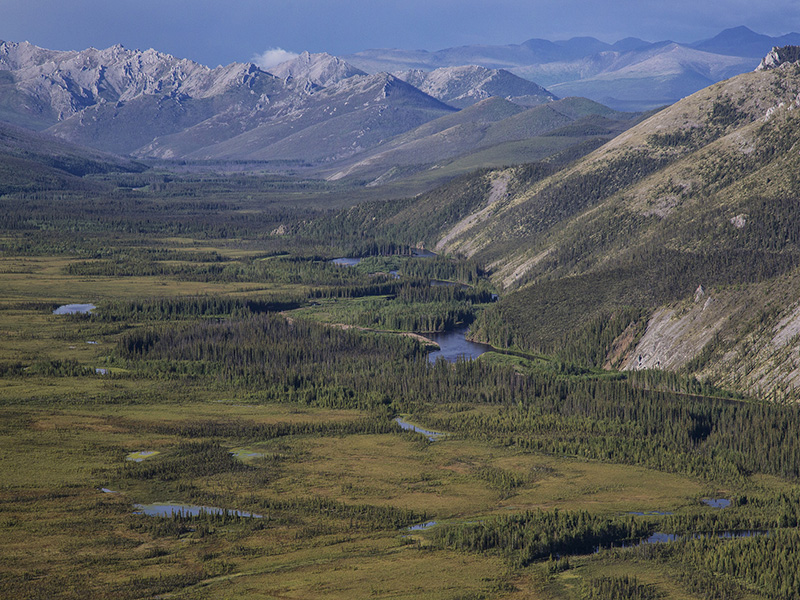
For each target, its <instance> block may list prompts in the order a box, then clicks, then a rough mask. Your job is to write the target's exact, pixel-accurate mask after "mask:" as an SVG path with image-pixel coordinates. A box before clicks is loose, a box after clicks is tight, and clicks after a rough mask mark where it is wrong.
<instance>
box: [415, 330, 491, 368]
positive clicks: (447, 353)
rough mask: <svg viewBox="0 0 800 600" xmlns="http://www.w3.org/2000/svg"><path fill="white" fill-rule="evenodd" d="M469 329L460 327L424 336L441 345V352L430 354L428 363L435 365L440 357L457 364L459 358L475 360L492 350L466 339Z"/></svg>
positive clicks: (486, 345) (435, 351)
mask: <svg viewBox="0 0 800 600" xmlns="http://www.w3.org/2000/svg"><path fill="white" fill-rule="evenodd" d="M468 329H469V328H468V327H459V328H458V329H453V330H452V331H445V332H442V333H431V334H427V333H425V334H422V335H424V336H425V337H426V338H428V339H431V340H433V341H434V342H436V343H437V344H439V350H434V351H433V352H431V353H430V354H428V361H429V362H432V363H435V362H436V361H437V360H438V359H439V357H442V358H444V359H445V360H446V361H448V362H456V361H457V360H458V359H459V358H462V359H464V360H473V359H475V358H478V357H479V356H480V355H481V354H484V353H485V352H488V351H489V350H491V349H492V347H491V346H489V345H488V344H480V343H478V342H470V341H469V340H468V339H467V338H466V335H467V330H468Z"/></svg>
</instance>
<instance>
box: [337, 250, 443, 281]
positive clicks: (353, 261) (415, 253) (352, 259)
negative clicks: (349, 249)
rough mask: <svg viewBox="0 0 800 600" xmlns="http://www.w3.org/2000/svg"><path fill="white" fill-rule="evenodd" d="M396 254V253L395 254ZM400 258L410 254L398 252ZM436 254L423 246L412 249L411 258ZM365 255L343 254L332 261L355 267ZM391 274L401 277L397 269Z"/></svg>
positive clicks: (432, 256)
mask: <svg viewBox="0 0 800 600" xmlns="http://www.w3.org/2000/svg"><path fill="white" fill-rule="evenodd" d="M393 256H394V255H393ZM396 256H399V257H400V258H402V257H404V256H408V255H404V254H398V255H396ZM435 256H436V254H434V253H433V252H431V251H430V250H423V249H422V248H414V249H413V250H411V258H434V257H435ZM364 258H366V257H364V256H343V257H341V258H334V259H333V260H331V262H332V263H333V264H335V265H339V266H342V267H355V266H356V265H357V264H358V263H360V262H361V261H362V260H364ZM389 273H390V274H391V275H393V276H394V277H395V278H397V277H399V275H398V274H397V271H390V272H389Z"/></svg>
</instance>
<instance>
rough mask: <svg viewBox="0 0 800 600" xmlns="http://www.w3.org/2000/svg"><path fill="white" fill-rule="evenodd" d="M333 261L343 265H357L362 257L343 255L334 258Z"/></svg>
mask: <svg viewBox="0 0 800 600" xmlns="http://www.w3.org/2000/svg"><path fill="white" fill-rule="evenodd" d="M331 262H332V263H333V264H335V265H339V266H341V267H355V266H356V265H357V264H358V263H360V262H361V259H360V258H347V257H343V258H334V259H333V260H332V261H331Z"/></svg>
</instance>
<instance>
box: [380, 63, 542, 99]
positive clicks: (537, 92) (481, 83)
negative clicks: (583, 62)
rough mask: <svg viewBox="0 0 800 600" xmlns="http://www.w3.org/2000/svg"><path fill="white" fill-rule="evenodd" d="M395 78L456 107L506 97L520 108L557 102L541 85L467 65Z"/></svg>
mask: <svg viewBox="0 0 800 600" xmlns="http://www.w3.org/2000/svg"><path fill="white" fill-rule="evenodd" d="M395 75H397V76H398V77H399V78H400V79H402V80H403V81H406V82H408V83H410V84H411V85H413V86H415V87H417V88H419V89H420V90H422V91H423V92H425V93H426V94H429V95H431V96H433V97H434V98H438V99H439V100H441V101H442V102H445V103H447V104H449V105H450V106H455V107H456V108H465V107H467V106H471V105H473V104H475V103H477V102H480V101H481V100H486V99H487V98H491V97H498V98H505V99H506V100H509V101H510V102H514V103H515V104H519V105H520V106H536V105H538V104H543V103H545V102H551V101H553V100H555V99H556V96H555V95H554V94H552V93H550V92H549V91H547V90H546V89H544V88H543V87H542V86H540V85H538V84H536V83H534V82H533V81H529V80H527V79H523V78H521V77H517V76H516V75H514V74H513V73H510V72H509V71H506V70H505V69H487V68H485V67H480V66H477V65H465V66H459V67H441V68H439V69H435V70H433V71H423V70H421V69H412V70H410V71H401V72H398V73H395Z"/></svg>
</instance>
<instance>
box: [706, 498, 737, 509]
mask: <svg viewBox="0 0 800 600" xmlns="http://www.w3.org/2000/svg"><path fill="white" fill-rule="evenodd" d="M703 504H705V505H706V506H710V507H711V508H728V507H729V506H730V505H731V501H730V500H728V499H727V498H703Z"/></svg>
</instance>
